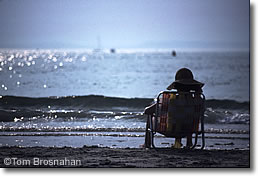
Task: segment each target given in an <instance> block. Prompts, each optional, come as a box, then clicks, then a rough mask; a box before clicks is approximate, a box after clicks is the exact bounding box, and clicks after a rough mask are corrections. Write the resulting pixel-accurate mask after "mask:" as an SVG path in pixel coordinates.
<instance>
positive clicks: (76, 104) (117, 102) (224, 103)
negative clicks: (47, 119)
mask: <svg viewBox="0 0 258 176" xmlns="http://www.w3.org/2000/svg"><path fill="white" fill-rule="evenodd" d="M0 97H1V98H0V107H2V108H3V109H5V108H7V109H8V108H12V107H19V108H39V109H42V108H49V107H70V108H71V109H80V108H96V109H105V108H112V109H116V108H118V109H119V108H132V109H144V107H146V106H148V105H150V104H151V103H152V102H153V99H151V98H120V97H106V96H101V95H87V96H66V97H43V98H31V97H18V96H0ZM205 105H206V107H210V108H213V109H219V108H220V109H244V110H249V109H250V102H247V101H246V102H238V101H235V100H217V99H210V100H206V102H205Z"/></svg>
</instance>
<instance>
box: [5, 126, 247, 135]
mask: <svg viewBox="0 0 258 176" xmlns="http://www.w3.org/2000/svg"><path fill="white" fill-rule="evenodd" d="M0 131H2V132H4V133H1V134H0V136H15V135H47V134H49V133H52V134H53V135H85V132H89V133H91V134H100V135H101V134H107V133H106V132H113V133H117V134H118V135H120V134H121V133H120V132H123V133H126V134H131V133H137V135H140V134H138V133H145V131H146V129H145V128H84V127H79V128H78V127H44V128H33V127H29V128H21V127H18V128H15V127H2V128H0ZM127 132H128V133H127ZM205 133H207V134H250V131H249V130H240V129H216V128H207V129H205ZM108 135H109V133H108Z"/></svg>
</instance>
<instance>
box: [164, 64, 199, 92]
mask: <svg viewBox="0 0 258 176" xmlns="http://www.w3.org/2000/svg"><path fill="white" fill-rule="evenodd" d="M176 84H181V85H186V86H198V87H199V88H202V87H203V86H204V84H203V83H201V82H199V81H196V80H195V79H194V76H193V73H192V72H191V70H189V69H188V68H181V69H179V70H178V71H177V72H176V76H175V81H174V82H173V83H172V84H170V85H169V86H168V87H167V89H168V90H171V89H175V85H176Z"/></svg>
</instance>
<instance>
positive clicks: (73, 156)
mask: <svg viewBox="0 0 258 176" xmlns="http://www.w3.org/2000/svg"><path fill="white" fill-rule="evenodd" d="M6 158H7V159H6ZM0 166H1V167H93V168H101V167H104V168H113V167H114V168H116V167H118V168H145V167H155V168H157V167H158V168H159V167H162V168H164V167H165V168H175V167H189V168H195V167H197V168H198V167H201V168H216V167H230V168H232V167H236V168H238V167H241V168H249V167H250V151H249V150H198V149H195V150H186V149H171V148H158V149H143V148H106V147H97V146H96V147H95V146H91V147H88V146H84V147H81V148H72V147H62V148H57V147H0Z"/></svg>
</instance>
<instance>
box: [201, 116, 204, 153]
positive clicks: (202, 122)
mask: <svg viewBox="0 0 258 176" xmlns="http://www.w3.org/2000/svg"><path fill="white" fill-rule="evenodd" d="M201 131H202V148H201V149H204V146H205V136H204V116H202V118H201Z"/></svg>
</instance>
